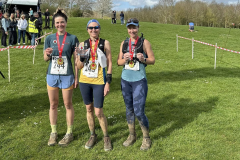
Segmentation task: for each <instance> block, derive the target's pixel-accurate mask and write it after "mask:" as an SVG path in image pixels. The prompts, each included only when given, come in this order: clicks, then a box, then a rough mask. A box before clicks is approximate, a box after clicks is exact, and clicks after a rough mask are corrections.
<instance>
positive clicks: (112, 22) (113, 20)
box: [111, 11, 115, 24]
mask: <svg viewBox="0 0 240 160" xmlns="http://www.w3.org/2000/svg"><path fill="white" fill-rule="evenodd" d="M111 17H112V24H114V19H115V18H114V11H112V16H111Z"/></svg>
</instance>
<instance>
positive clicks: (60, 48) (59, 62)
mask: <svg viewBox="0 0 240 160" xmlns="http://www.w3.org/2000/svg"><path fill="white" fill-rule="evenodd" d="M56 36H57V44H58V51H59V58H58V60H57V63H58V65H63V59H62V52H63V47H64V44H65V40H66V38H67V32H65V34H64V37H63V41H62V46H61V47H60V42H59V35H58V33H56Z"/></svg>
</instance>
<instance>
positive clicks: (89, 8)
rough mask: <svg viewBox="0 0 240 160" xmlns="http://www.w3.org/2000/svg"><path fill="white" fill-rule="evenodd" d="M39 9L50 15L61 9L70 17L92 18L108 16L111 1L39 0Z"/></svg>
mask: <svg viewBox="0 0 240 160" xmlns="http://www.w3.org/2000/svg"><path fill="white" fill-rule="evenodd" d="M41 3H42V4H41V9H42V11H45V10H46V9H48V10H49V12H50V13H51V14H53V13H54V12H55V11H56V8H58V7H59V8H63V9H65V10H66V11H67V13H68V16H71V17H93V16H94V15H96V13H97V15H100V16H99V17H101V18H102V17H103V16H104V15H108V14H109V13H110V12H111V9H112V4H113V3H112V0H41Z"/></svg>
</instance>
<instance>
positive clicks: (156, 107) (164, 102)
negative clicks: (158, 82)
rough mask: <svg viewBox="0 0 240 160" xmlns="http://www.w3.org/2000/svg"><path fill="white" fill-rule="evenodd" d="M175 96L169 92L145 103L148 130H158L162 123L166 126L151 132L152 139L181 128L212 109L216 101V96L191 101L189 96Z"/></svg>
mask: <svg viewBox="0 0 240 160" xmlns="http://www.w3.org/2000/svg"><path fill="white" fill-rule="evenodd" d="M176 97H177V95H176V94H171V95H168V96H165V97H163V98H162V99H159V100H155V101H152V102H148V103H147V106H146V113H147V116H148V119H149V122H150V130H152V131H154V130H158V129H159V128H160V127H163V126H164V125H165V127H164V128H166V129H165V130H164V131H156V132H155V131H154V132H152V134H151V137H152V138H153V139H158V138H160V137H166V136H169V135H170V134H171V133H172V132H173V131H174V130H176V129H181V128H183V127H184V126H186V125H187V124H189V123H191V122H192V121H194V119H196V118H197V117H198V116H199V115H200V114H202V113H206V112H210V111H212V109H213V108H214V107H215V105H216V103H217V102H218V97H210V98H208V99H207V100H206V101H204V102H193V101H192V100H191V99H189V98H181V99H176ZM148 106H149V107H148Z"/></svg>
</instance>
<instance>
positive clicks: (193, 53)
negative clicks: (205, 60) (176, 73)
mask: <svg viewBox="0 0 240 160" xmlns="http://www.w3.org/2000/svg"><path fill="white" fill-rule="evenodd" d="M193 54H194V38H192V59H193V57H194V56H193Z"/></svg>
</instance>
